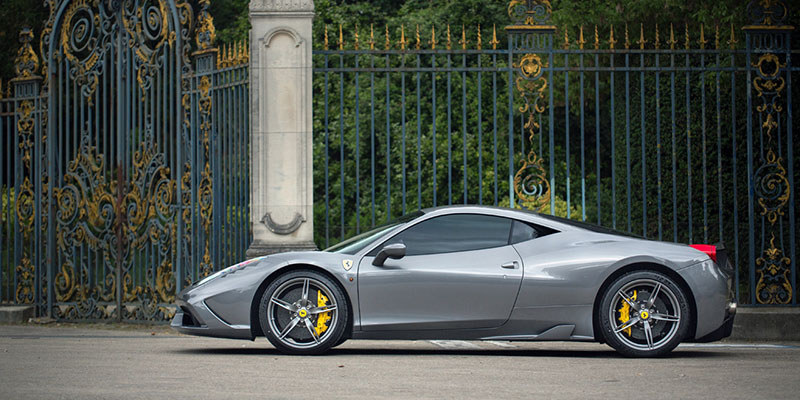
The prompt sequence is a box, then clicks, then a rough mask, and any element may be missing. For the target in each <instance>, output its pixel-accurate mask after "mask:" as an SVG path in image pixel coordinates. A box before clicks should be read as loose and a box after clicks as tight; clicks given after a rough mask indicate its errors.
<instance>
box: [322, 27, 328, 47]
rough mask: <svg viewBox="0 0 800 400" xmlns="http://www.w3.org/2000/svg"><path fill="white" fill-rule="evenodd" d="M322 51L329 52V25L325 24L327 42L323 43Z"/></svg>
mask: <svg viewBox="0 0 800 400" xmlns="http://www.w3.org/2000/svg"><path fill="white" fill-rule="evenodd" d="M322 49H323V50H328V24H325V41H324V42H322Z"/></svg>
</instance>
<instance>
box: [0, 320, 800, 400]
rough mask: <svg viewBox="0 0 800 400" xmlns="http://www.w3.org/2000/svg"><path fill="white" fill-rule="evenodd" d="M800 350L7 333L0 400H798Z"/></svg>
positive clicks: (2, 339)
mask: <svg viewBox="0 0 800 400" xmlns="http://www.w3.org/2000/svg"><path fill="white" fill-rule="evenodd" d="M798 393H800V344H797V343H794V344H788V345H774V344H768V345H763V344H755V345H754V344H731V343H727V344H722V345H719V344H716V345H711V346H706V345H703V346H699V345H687V346H681V347H679V348H678V349H676V351H674V352H673V353H672V355H671V357H668V358H663V359H636V360H632V359H625V358H621V357H619V356H617V355H616V353H614V352H613V351H611V349H610V348H608V347H606V346H604V345H598V344H588V343H577V344H566V343H516V342H515V343H507V342H463V341H349V342H346V343H345V344H344V345H342V346H340V347H338V348H336V349H334V350H333V351H332V352H331V353H330V354H328V355H325V356H305V357H300V356H284V355H281V354H279V353H277V352H276V351H275V350H274V349H273V348H272V347H271V346H270V345H269V342H267V341H266V339H260V340H257V341H255V342H249V341H235V340H234V341H231V340H224V339H207V338H198V337H191V336H183V335H178V334H174V333H172V332H171V331H169V330H168V329H167V328H164V327H157V328H152V327H146V326H140V327H130V326H128V327H123V328H115V329H108V328H106V327H102V326H100V327H97V326H94V327H91V326H90V327H86V326H53V325H48V326H35V325H23V326H9V325H0V399H26V398H32V399H49V398H66V399H74V398H81V399H83V398H103V399H116V398H125V399H140V398H141V399H154V398H193V399H203V398H210V399H217V398H257V399H265V398H307V399H315V398H320V399H321V398H326V399H327V398H589V397H591V398H614V399H620V398H648V397H649V398H670V399H675V398H787V399H788V398H793V399H796V398H798Z"/></svg>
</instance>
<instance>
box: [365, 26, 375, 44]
mask: <svg viewBox="0 0 800 400" xmlns="http://www.w3.org/2000/svg"><path fill="white" fill-rule="evenodd" d="M367 43H369V49H370V50H375V30H374V27H373V25H372V24H369V42H367Z"/></svg>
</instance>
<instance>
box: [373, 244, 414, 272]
mask: <svg viewBox="0 0 800 400" xmlns="http://www.w3.org/2000/svg"><path fill="white" fill-rule="evenodd" d="M405 256H406V245H404V244H402V243H393V244H390V245H387V246H386V247H384V248H382V249H381V251H379V252H378V255H377V256H375V259H374V260H372V265H375V266H377V267H382V266H383V263H385V262H386V259H387V258H393V259H395V260H399V259H401V258H403V257H405Z"/></svg>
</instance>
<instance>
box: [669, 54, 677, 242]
mask: <svg viewBox="0 0 800 400" xmlns="http://www.w3.org/2000/svg"><path fill="white" fill-rule="evenodd" d="M669 63H670V66H671V67H673V68H674V67H675V54H674V53H671V54H670V56H669ZM669 96H670V102H669V104H670V112H671V114H670V115H671V122H672V123H671V124H670V125H671V127H672V147H670V152H671V153H672V157H671V161H672V241H673V242H677V241H678V182H677V179H678V166H677V158H678V151H677V150H676V138H675V134H676V130H677V128H678V127H677V124H676V123H675V121H676V119H675V118H676V115H675V71H671V72H670V74H669Z"/></svg>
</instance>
